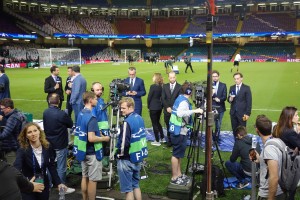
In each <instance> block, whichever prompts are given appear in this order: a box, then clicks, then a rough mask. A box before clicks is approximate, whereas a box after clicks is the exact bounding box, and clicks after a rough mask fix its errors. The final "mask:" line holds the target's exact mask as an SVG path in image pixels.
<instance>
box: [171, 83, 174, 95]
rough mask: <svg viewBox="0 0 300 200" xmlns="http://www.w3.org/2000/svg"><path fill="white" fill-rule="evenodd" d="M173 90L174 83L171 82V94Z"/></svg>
mask: <svg viewBox="0 0 300 200" xmlns="http://www.w3.org/2000/svg"><path fill="white" fill-rule="evenodd" d="M173 91H174V85H173V84H171V94H172V93H173Z"/></svg>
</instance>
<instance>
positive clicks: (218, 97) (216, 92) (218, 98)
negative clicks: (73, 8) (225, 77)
mask: <svg viewBox="0 0 300 200" xmlns="http://www.w3.org/2000/svg"><path fill="white" fill-rule="evenodd" d="M212 79H213V96H212V100H213V101H212V106H213V107H216V109H217V111H218V115H217V117H215V133H214V136H215V138H214V139H215V140H216V141H217V142H218V141H219V137H220V131H221V125H222V119H223V116H224V112H225V111H226V107H225V101H226V99H227V86H226V84H225V83H222V82H220V81H219V79H220V73H219V72H218V71H216V70H214V71H212Z"/></svg>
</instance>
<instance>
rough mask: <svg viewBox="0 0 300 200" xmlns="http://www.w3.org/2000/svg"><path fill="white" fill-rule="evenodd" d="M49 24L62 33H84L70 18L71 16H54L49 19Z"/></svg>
mask: <svg viewBox="0 0 300 200" xmlns="http://www.w3.org/2000/svg"><path fill="white" fill-rule="evenodd" d="M50 24H51V25H52V26H53V27H55V28H57V29H59V30H60V31H62V32H63V33H79V34H80V33H84V30H82V29H81V28H80V27H79V26H78V25H77V24H76V21H75V20H73V19H72V18H71V16H66V15H54V16H53V17H52V18H51V19H50Z"/></svg>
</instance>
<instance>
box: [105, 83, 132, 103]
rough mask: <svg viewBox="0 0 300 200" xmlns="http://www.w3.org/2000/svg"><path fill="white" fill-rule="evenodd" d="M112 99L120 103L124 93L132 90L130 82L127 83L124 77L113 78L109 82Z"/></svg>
mask: <svg viewBox="0 0 300 200" xmlns="http://www.w3.org/2000/svg"><path fill="white" fill-rule="evenodd" d="M109 88H110V100H111V101H112V102H115V103H118V102H119V101H120V99H121V97H122V93H123V92H126V91H129V90H130V84H128V83H125V81H124V80H122V79H113V80H112V82H111V83H110V84H109Z"/></svg>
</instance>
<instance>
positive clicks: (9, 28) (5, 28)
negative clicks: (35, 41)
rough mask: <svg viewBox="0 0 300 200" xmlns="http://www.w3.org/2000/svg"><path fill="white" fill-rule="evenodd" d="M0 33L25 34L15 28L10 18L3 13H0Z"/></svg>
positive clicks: (14, 23)
mask: <svg viewBox="0 0 300 200" xmlns="http://www.w3.org/2000/svg"><path fill="white" fill-rule="evenodd" d="M0 32H4V33H25V32H24V31H23V30H22V29H20V28H19V27H17V26H16V22H15V21H14V19H13V18H12V17H11V16H9V15H7V14H5V13H3V12H1V13H0Z"/></svg>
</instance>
